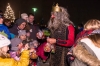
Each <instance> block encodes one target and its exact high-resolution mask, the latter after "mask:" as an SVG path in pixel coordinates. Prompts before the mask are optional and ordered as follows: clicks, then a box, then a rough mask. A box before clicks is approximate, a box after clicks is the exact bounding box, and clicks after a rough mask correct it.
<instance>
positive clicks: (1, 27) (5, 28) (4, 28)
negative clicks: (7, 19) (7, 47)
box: [0, 24, 11, 39]
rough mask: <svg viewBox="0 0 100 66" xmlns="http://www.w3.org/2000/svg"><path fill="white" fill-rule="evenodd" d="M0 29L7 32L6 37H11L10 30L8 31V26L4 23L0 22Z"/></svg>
mask: <svg viewBox="0 0 100 66" xmlns="http://www.w3.org/2000/svg"><path fill="white" fill-rule="evenodd" d="M2 31H4V32H5V33H6V34H7V36H8V38H9V39H11V36H10V32H9V30H8V28H7V27H6V26H5V25H3V24H0V32H2Z"/></svg>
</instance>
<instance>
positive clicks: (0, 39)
mask: <svg viewBox="0 0 100 66" xmlns="http://www.w3.org/2000/svg"><path fill="white" fill-rule="evenodd" d="M10 43H11V42H10V40H9V39H8V38H7V37H5V36H3V35H1V34H0V48H1V47H4V46H7V45H10Z"/></svg>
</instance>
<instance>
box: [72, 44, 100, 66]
mask: <svg viewBox="0 0 100 66" xmlns="http://www.w3.org/2000/svg"><path fill="white" fill-rule="evenodd" d="M73 55H74V56H75V57H76V58H77V59H78V60H79V61H81V62H83V63H84V64H85V65H86V66H88V65H89V66H100V60H98V58H97V57H96V55H95V54H94V52H93V51H92V50H91V49H90V48H89V47H88V46H87V45H86V44H85V43H83V42H79V43H78V44H77V45H76V46H75V47H74V48H73ZM73 66H74V65H73ZM77 66H78V65H77ZM81 66H82V65H81ZM83 66H84V65H83Z"/></svg>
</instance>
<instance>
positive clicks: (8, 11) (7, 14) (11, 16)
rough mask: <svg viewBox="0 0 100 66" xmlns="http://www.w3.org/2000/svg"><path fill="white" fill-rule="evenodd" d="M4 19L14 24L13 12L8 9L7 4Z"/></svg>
mask: <svg viewBox="0 0 100 66" xmlns="http://www.w3.org/2000/svg"><path fill="white" fill-rule="evenodd" d="M4 17H5V18H7V19H10V20H11V22H14V20H15V15H14V12H13V10H12V8H11V7H10V4H9V3H8V5H7V8H6V11H5V13H4Z"/></svg>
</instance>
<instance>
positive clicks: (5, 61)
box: [0, 50, 29, 66]
mask: <svg viewBox="0 0 100 66" xmlns="http://www.w3.org/2000/svg"><path fill="white" fill-rule="evenodd" d="M28 64H29V51H28V50H25V51H23V52H22V55H21V57H20V60H19V61H16V60H14V59H13V58H1V57H0V66H28Z"/></svg>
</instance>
